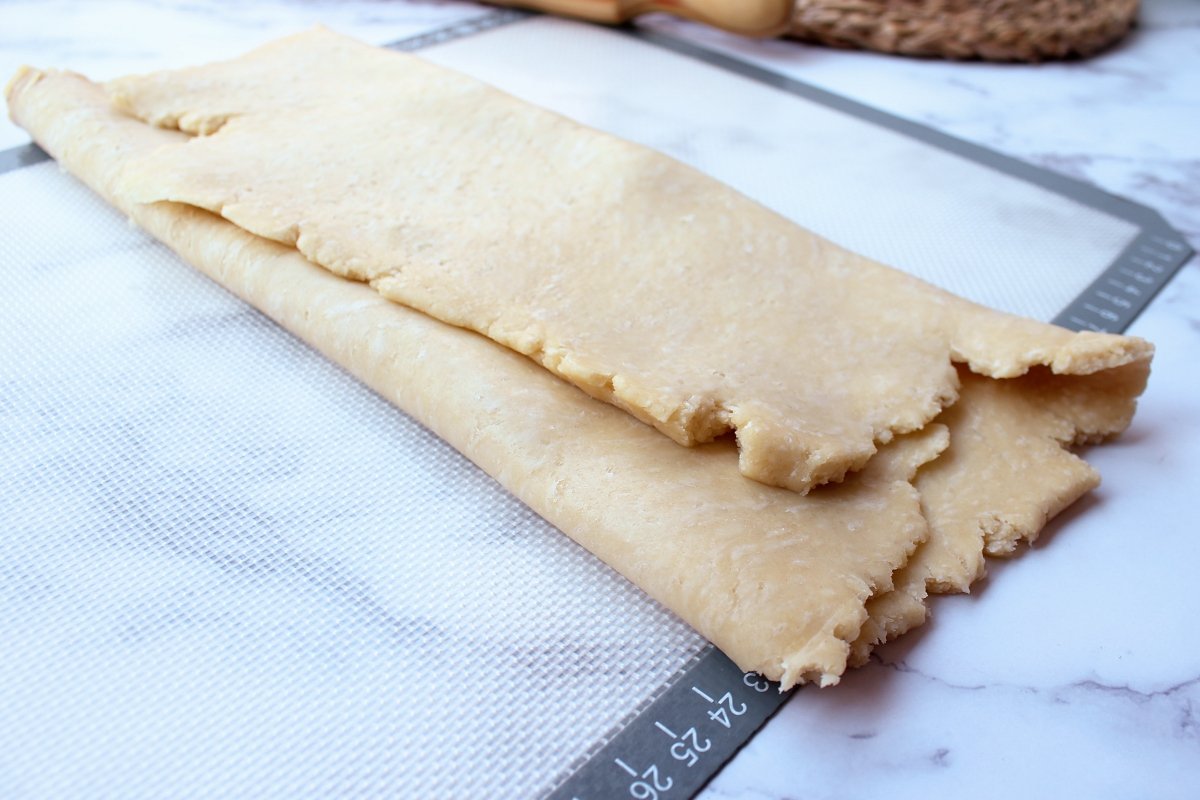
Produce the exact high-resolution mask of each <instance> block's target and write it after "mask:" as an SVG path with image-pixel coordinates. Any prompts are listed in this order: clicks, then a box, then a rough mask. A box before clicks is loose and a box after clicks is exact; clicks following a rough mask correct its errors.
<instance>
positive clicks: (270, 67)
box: [108, 30, 1150, 492]
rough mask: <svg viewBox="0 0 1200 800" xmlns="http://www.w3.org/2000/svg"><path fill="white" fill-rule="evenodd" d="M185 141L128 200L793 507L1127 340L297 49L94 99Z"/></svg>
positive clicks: (322, 45) (463, 91)
mask: <svg viewBox="0 0 1200 800" xmlns="http://www.w3.org/2000/svg"><path fill="white" fill-rule="evenodd" d="M108 91H109V94H110V96H111V98H112V100H113V101H114V102H115V103H116V104H117V105H118V106H119V107H120V108H122V109H124V110H126V111H128V112H129V113H131V114H133V115H135V116H137V117H139V118H141V119H143V120H146V121H148V122H150V123H152V124H154V125H156V126H160V127H165V128H178V129H179V130H181V131H185V132H187V133H189V134H195V135H196V137H195V138H191V139H190V140H189V138H188V137H176V138H174V139H171V140H169V141H168V142H167V143H165V144H164V146H162V147H161V148H158V149H156V150H154V151H153V152H144V153H138V154H137V155H136V156H135V157H133V158H132V159H131V162H130V163H129V164H128V166H127V167H126V168H125V169H124V170H123V174H122V176H121V179H120V181H119V191H120V192H121V195H122V196H123V197H125V198H127V199H129V200H132V201H137V202H156V201H163V200H169V201H173V202H178V203H186V204H189V205H193V206H196V207H197V208H202V209H206V210H208V211H211V212H213V213H216V214H220V215H221V216H223V217H225V218H226V219H228V220H230V221H231V222H233V223H235V224H236V225H238V226H239V227H241V228H243V229H245V230H247V231H249V232H251V233H254V234H257V235H259V236H262V237H265V238H268V239H272V240H274V241H277V242H280V243H282V244H285V245H287V246H289V247H296V248H297V249H299V251H300V252H302V253H303V254H304V255H305V256H307V257H308V258H309V259H310V260H312V261H313V262H315V263H317V264H320V265H321V266H323V267H326V268H328V269H329V270H330V271H332V272H333V273H335V274H337V275H340V276H343V277H347V278H351V279H354V280H361V281H368V282H370V284H371V285H372V286H373V287H374V288H375V289H376V290H377V291H378V292H379V293H380V294H382V295H383V296H384V297H387V298H389V299H391V300H394V301H396V302H398V303H402V304H405V305H408V306H411V307H413V308H416V309H419V310H421V311H424V312H425V313H427V314H430V315H432V316H435V317H437V318H439V319H441V320H443V321H445V322H448V323H450V324H452V325H457V326H461V327H464V328H468V329H471V330H474V331H478V332H479V333H482V334H484V335H486V336H488V337H490V338H492V339H494V340H495V341H497V342H499V343H501V344H504V345H506V346H507V347H510V348H512V349H513V350H516V351H517V352H520V353H522V354H525V355H527V356H529V357H530V358H532V359H533V360H535V361H537V362H538V363H540V364H542V365H543V366H544V367H546V368H547V369H548V370H550V371H551V372H553V373H555V374H556V375H558V376H560V377H562V378H565V379H566V380H567V381H570V382H571V383H574V384H575V385H576V386H578V387H579V388H581V389H583V390H584V391H585V392H587V393H589V394H591V395H592V396H594V397H597V398H600V399H603V400H606V401H608V402H610V403H612V404H614V405H616V406H618V407H620V408H622V409H625V410H626V411H628V412H629V413H630V414H632V415H633V416H635V417H637V418H638V419H640V420H642V421H644V422H646V423H649V424H651V425H653V426H655V427H656V428H658V429H659V430H660V431H662V432H664V433H666V434H667V435H668V436H670V437H671V438H672V439H674V440H675V441H677V442H679V443H681V444H685V445H696V444H699V443H704V442H708V441H711V440H713V439H714V438H715V437H718V436H720V435H721V434H722V433H724V432H726V431H729V430H735V431H736V434H737V442H738V445H739V448H740V454H739V455H740V468H741V471H742V473H743V474H745V475H747V476H749V477H751V478H754V479H755V480H759V481H762V482H764V483H768V484H772V485H776V486H783V487H787V488H790V489H793V490H795V491H798V492H806V491H808V490H809V489H810V488H811V487H812V486H814V485H817V484H821V483H824V482H827V481H837V480H840V479H841V478H842V477H843V476H844V475H845V474H846V473H847V472H848V471H853V470H857V469H860V468H861V467H862V466H863V465H864V464H866V463H867V461H868V459H869V458H870V457H871V456H872V454H873V453H874V452H875V451H876V447H877V445H878V444H880V443H885V442H887V441H889V440H890V439H891V438H892V437H893V436H894V435H895V434H897V433H904V432H909V431H914V430H918V429H920V428H921V427H922V426H924V425H925V424H926V423H927V422H928V421H929V420H931V419H933V418H934V417H935V416H936V415H937V414H938V413H940V412H941V410H942V409H943V408H944V407H947V406H949V405H951V404H952V403H953V402H954V400H955V398H956V396H957V388H958V377H957V374H956V371H955V368H954V366H953V363H952V362H959V363H964V364H966V365H968V366H969V367H970V369H971V370H973V371H974V372H977V373H980V374H984V375H988V376H991V377H1004V378H1008V377H1013V376H1017V375H1020V374H1023V373H1024V372H1026V371H1027V370H1028V369H1029V368H1030V367H1032V366H1036V365H1046V366H1049V367H1050V368H1051V370H1052V371H1053V372H1055V373H1072V374H1089V373H1093V372H1097V371H1100V370H1103V369H1108V368H1111V367H1115V366H1119V365H1122V364H1127V363H1132V362H1135V361H1140V360H1147V359H1148V358H1149V356H1150V347H1149V345H1147V344H1146V343H1145V342H1143V341H1141V340H1138V339H1133V338H1128V337H1121V336H1112V335H1105V334H1095V333H1080V334H1075V333H1071V332H1069V331H1066V330H1063V329H1060V328H1055V327H1052V326H1048V325H1044V324H1041V323H1037V322H1033V321H1031V320H1025V319H1020V318H1016V317H1011V316H1007V315H1003V314H1000V313H998V312H994V311H991V310H988V309H984V308H982V307H980V306H977V305H974V304H971V303H969V302H967V301H965V300H962V299H959V298H956V297H953V296H951V295H949V294H947V293H945V292H943V291H941V290H939V289H936V288H934V287H931V286H929V285H927V284H925V283H922V282H921V281H918V280H916V279H914V278H912V277H911V276H908V275H905V274H903V273H901V272H898V271H896V270H892V269H889V268H887V267H884V266H881V265H879V264H876V263H874V262H871V261H869V260H867V259H865V258H862V257H860V256H857V255H855V254H852V253H850V252H847V251H846V250H843V249H842V248H839V247H837V246H836V245H834V244H832V243H830V242H828V241H825V240H823V239H821V238H819V237H817V236H815V235H813V234H812V233H810V232H808V231H805V230H803V229H801V228H799V227H797V226H796V225H794V224H792V223H791V222H789V221H788V220H786V219H784V218H782V217H781V216H779V215H777V214H775V213H774V212H771V211H769V210H768V209H766V208H763V207H762V206H760V205H758V204H757V203H755V202H753V201H752V200H750V199H748V198H746V197H744V196H742V195H740V194H738V193H737V192H735V191H733V190H732V189H730V188H728V187H726V186H724V185H722V184H720V183H718V182H717V181H714V180H713V179H711V178H709V177H707V176H705V175H703V174H701V173H699V172H697V171H695V170H693V169H691V168H689V167H687V166H685V165H683V164H680V163H678V162H676V161H674V160H672V159H670V158H667V157H666V156H663V155H661V154H659V153H656V152H654V151H651V150H648V149H646V148H643V147H640V146H637V145H634V144H630V143H628V142H624V141H621V140H619V139H616V138H613V137H611V136H609V135H607V134H603V133H600V132H597V131H593V130H590V129H588V128H585V127H582V126H580V125H578V124H576V123H574V122H572V121H570V120H568V119H565V118H563V117H560V116H558V115H556V114H553V113H551V112H549V111H546V110H543V109H540V108H536V107H534V106H531V105H528V104H526V103H524V102H521V101H519V100H517V99H514V98H512V97H510V96H508V95H506V94H504V93H502V92H499V91H497V90H495V89H492V88H490V87H488V86H486V85H484V84H481V83H479V82H477V81H475V80H473V79H470V78H467V77H464V76H462V75H459V74H457V73H455V72H452V71H449V70H446V69H443V68H441V67H437V66H434V65H431V64H428V63H425V62H423V61H421V60H419V59H417V58H414V57H412V56H408V55H403V54H399V53H393V52H389V51H384V50H380V49H376V48H372V47H368V46H365V45H363V44H360V43H358V42H356V41H354V40H352V39H348V38H345V37H342V36H339V35H336V34H333V33H330V32H328V31H324V30H314V31H311V32H308V33H303V34H300V35H297V36H293V37H290V38H287V39H283V40H280V41H278V42H275V43H273V44H269V45H267V46H265V47H263V48H260V49H258V50H256V51H254V52H252V53H250V54H249V55H246V56H243V57H241V58H238V59H234V60H232V61H228V62H224V63H220V64H213V65H209V66H204V67H197V68H192V69H185V70H179V71H175V72H163V73H156V74H153V75H147V76H135V77H129V78H123V79H120V80H117V81H114V82H112V83H111V84H109V85H108Z"/></svg>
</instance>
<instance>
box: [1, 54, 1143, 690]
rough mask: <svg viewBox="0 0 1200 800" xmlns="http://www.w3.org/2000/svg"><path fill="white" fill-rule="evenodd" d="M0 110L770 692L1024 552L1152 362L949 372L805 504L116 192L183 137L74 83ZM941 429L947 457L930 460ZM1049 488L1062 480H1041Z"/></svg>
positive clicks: (401, 316)
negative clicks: (944, 403)
mask: <svg viewBox="0 0 1200 800" xmlns="http://www.w3.org/2000/svg"><path fill="white" fill-rule="evenodd" d="M8 95H9V104H10V112H11V114H12V116H13V118H14V120H16V121H17V122H18V123H19V124H21V125H23V126H24V127H26V128H27V129H28V130H30V132H31V133H32V134H33V135H34V137H35V139H36V140H37V141H38V142H39V143H41V144H42V146H43V147H45V148H46V149H47V150H49V151H50V152H51V153H52V154H53V155H54V156H55V157H56V158H58V159H59V162H60V164H62V165H63V166H65V167H66V168H68V169H70V170H71V171H72V172H74V173H75V174H76V175H78V176H79V177H81V178H83V179H84V180H85V181H86V182H87V183H89V185H91V186H92V187H93V188H94V189H95V190H96V191H98V192H100V193H101V194H102V195H104V196H105V197H106V198H107V199H109V200H110V202H113V203H114V204H116V205H117V206H119V207H120V208H122V209H123V210H124V211H125V212H126V213H128V214H130V215H131V216H132V217H133V218H134V219H135V220H136V221H137V222H138V223H139V224H141V225H142V226H143V227H145V228H146V229H147V230H149V231H150V232H151V233H153V234H154V235H156V236H157V237H159V238H160V239H162V240H163V241H164V242H166V243H168V244H169V245H170V246H171V247H172V248H174V249H175V250H176V251H177V252H179V253H180V254H181V255H182V256H183V257H184V258H186V259H187V260H188V261H190V262H191V263H192V264H194V265H196V266H197V267H198V268H200V269H201V270H202V271H204V272H205V273H206V274H208V275H209V276H211V277H213V278H214V279H216V280H218V281H219V282H221V283H222V284H224V285H225V286H226V287H228V288H230V289H231V290H232V291H234V292H236V293H237V294H239V295H240V296H241V297H243V298H245V299H246V300H248V301H249V302H251V303H253V304H254V305H256V306H258V307H259V308H260V309H262V310H263V311H265V312H266V313H268V314H269V315H271V316H272V317H273V318H274V319H276V320H277V321H278V322H280V323H281V324H282V325H284V326H285V327H287V328H288V329H289V330H291V331H293V332H294V333H296V334H297V335H299V336H301V337H302V338H304V339H306V340H307V341H309V342H310V343H311V344H313V345H314V346H316V347H317V348H318V349H320V350H321V351H322V352H324V353H325V354H327V355H328V356H329V357H331V358H333V359H334V360H336V361H338V362H339V363H340V364H342V365H343V366H345V367H347V368H348V369H349V370H350V371H351V372H353V373H354V374H356V375H357V376H359V377H360V378H361V379H362V380H364V381H365V382H367V383H368V384H369V385H371V386H372V387H374V388H375V389H376V390H377V391H379V392H380V393H381V394H383V395H384V396H385V397H387V398H388V399H389V400H391V401H393V402H395V403H396V404H397V405H399V406H400V407H401V408H403V409H405V410H406V411H408V412H409V413H411V414H413V415H414V416H415V417H417V418H418V419H419V420H421V421H422V422H424V423H425V424H426V425H428V426H429V427H431V428H432V429H433V430H435V431H436V432H437V433H439V435H441V436H443V437H444V438H446V439H447V440H449V441H450V442H451V444H453V445H454V446H455V447H456V448H458V449H459V450H460V451H462V452H464V453H465V454H467V455H468V456H469V457H470V458H472V459H473V460H474V461H476V463H478V464H480V466H482V467H483V468H484V469H485V470H487V471H488V472H489V473H490V474H492V475H493V476H494V477H496V478H497V479H498V480H499V481H500V482H501V483H503V484H504V485H505V486H506V487H507V488H509V489H510V490H511V491H513V492H514V494H516V495H517V496H518V497H520V498H521V499H522V500H524V501H525V502H526V503H528V504H529V505H530V506H532V507H533V508H534V509H535V510H537V511H538V512H539V513H541V514H542V515H543V516H545V517H546V518H547V519H549V520H551V521H552V522H554V523H555V524H556V525H558V526H559V527H560V528H562V529H563V530H564V531H565V532H566V533H568V535H570V536H571V537H572V538H574V539H575V540H576V541H578V542H580V543H581V544H583V545H584V546H585V547H587V548H588V549H590V550H592V551H593V552H594V553H596V554H597V555H598V556H600V557H601V558H603V559H604V560H605V561H607V562H608V563H609V564H611V565H612V566H613V567H614V568H616V569H617V570H618V571H620V572H622V573H623V574H624V575H626V576H627V577H628V578H630V579H631V580H633V581H634V582H635V583H637V584H638V585H639V586H640V587H642V588H643V589H644V590H646V591H647V592H648V593H649V594H651V595H652V596H654V597H655V598H657V599H659V600H660V601H661V602H663V603H664V604H665V605H667V606H668V607H670V608H671V609H673V610H674V611H676V612H677V613H678V614H679V615H680V616H682V617H683V618H684V619H686V620H687V621H688V622H689V623H690V624H692V625H693V626H694V627H696V628H697V629H698V630H699V631H700V632H701V633H702V634H704V635H705V636H707V637H708V638H709V639H711V640H712V641H714V642H715V643H716V644H717V645H718V646H719V647H721V648H722V649H723V650H724V651H725V652H726V653H727V654H728V655H729V656H730V657H731V658H733V660H734V661H736V662H737V663H738V664H739V665H740V666H741V667H742V668H744V669H747V670H755V671H759V672H762V673H764V674H766V675H767V676H768V677H771V678H774V679H777V680H780V681H781V682H782V683H783V685H784V686H785V687H787V686H791V685H792V684H794V683H798V682H805V681H809V680H815V681H819V682H820V683H822V684H830V683H835V682H836V681H837V678H838V676H839V675H840V674H841V672H842V671H843V669H844V668H845V666H846V664H847V661H848V660H849V661H852V662H860V661H862V660H864V659H865V658H866V655H867V654H868V653H869V652H870V649H871V648H872V647H873V646H874V645H875V644H877V643H879V642H881V641H885V640H887V639H888V638H891V637H894V636H895V635H898V634H899V633H902V632H903V631H904V630H906V629H907V628H908V627H911V626H912V625H915V624H919V623H920V621H921V620H923V619H924V615H925V608H924V600H925V595H926V591H927V590H928V589H931V588H932V589H934V590H947V589H965V588H966V587H967V586H969V583H970V581H971V580H973V579H974V578H975V577H976V576H977V575H978V574H979V573H980V572H981V566H980V565H981V563H982V562H981V559H982V552H983V550H984V546H985V541H986V542H987V543H988V547H989V548H990V549H992V550H996V551H1004V550H1005V549H1006V547H1007V545H1006V544H1005V543H1006V542H1013V541H1015V540H1016V539H1017V538H1021V537H1024V538H1027V539H1028V538H1032V537H1033V536H1034V535H1036V532H1037V530H1038V529H1039V528H1040V525H1041V523H1042V522H1043V521H1044V519H1045V518H1046V517H1048V516H1049V515H1052V514H1053V513H1055V512H1056V511H1057V510H1058V509H1059V508H1060V507H1061V506H1062V505H1063V504H1065V503H1067V502H1070V500H1072V499H1073V498H1074V496H1076V495H1077V494H1078V493H1081V492H1082V491H1086V489H1087V488H1090V486H1091V485H1092V484H1093V483H1094V480H1095V476H1094V474H1093V473H1091V471H1090V470H1087V469H1086V467H1083V468H1080V466H1079V464H1082V462H1079V464H1076V463H1075V462H1076V461H1077V460H1075V459H1074V457H1073V456H1070V455H1069V454H1068V453H1066V452H1065V451H1064V450H1063V449H1062V443H1069V442H1074V441H1078V440H1090V439H1093V438H1098V437H1103V436H1105V435H1109V434H1111V433H1115V432H1117V431H1119V430H1120V429H1122V428H1123V427H1124V426H1125V425H1126V424H1127V423H1128V420H1129V417H1130V415H1131V414H1132V410H1133V407H1134V399H1133V398H1135V397H1136V396H1137V394H1138V393H1140V391H1141V388H1142V386H1143V385H1144V381H1145V376H1146V371H1147V365H1148V357H1146V356H1145V355H1144V352H1146V351H1141V350H1138V348H1139V347H1141V346H1140V345H1137V344H1136V343H1135V344H1134V346H1133V349H1131V351H1130V352H1134V351H1135V350H1136V351H1138V352H1143V355H1142V356H1138V357H1132V360H1131V361H1129V362H1128V364H1127V365H1126V366H1124V367H1121V368H1119V369H1112V370H1107V371H1103V372H1098V373H1096V374H1094V375H1091V376H1087V377H1082V378H1071V379H1068V378H1064V377H1061V376H1058V375H1055V374H1054V372H1053V370H1052V369H1040V370H1034V371H1033V372H1031V373H1030V374H1029V375H1028V376H1026V377H1023V378H1019V379H1015V380H1007V381H994V380H984V379H981V378H978V377H976V376H973V375H972V374H971V373H970V372H969V371H968V370H966V369H961V368H960V369H961V372H962V382H963V393H962V398H961V400H960V401H959V402H958V403H956V404H955V405H954V406H952V407H951V408H950V409H949V410H948V411H947V412H945V413H944V414H943V415H942V417H941V421H944V423H945V424H944V425H943V424H940V423H935V424H928V425H925V426H924V428H923V429H921V430H920V431H918V432H916V433H913V434H909V435H905V436H901V437H899V438H897V439H896V440H895V441H894V442H893V443H892V444H890V445H889V446H887V447H884V448H882V450H881V451H880V455H878V456H876V457H875V458H872V459H871V460H870V462H869V464H868V465H867V467H866V468H865V469H863V470H862V471H861V472H859V473H858V474H856V475H854V476H852V477H851V478H850V479H848V480H847V481H846V482H845V483H843V484H842V485H840V486H836V487H826V488H824V489H821V490H820V491H819V492H815V493H813V494H810V495H809V496H804V497H802V496H799V495H797V494H794V493H791V492H787V491H782V490H779V489H773V488H770V487H767V486H763V485H760V484H755V483H752V482H749V481H746V480H743V479H742V478H740V477H739V476H738V475H737V474H736V473H735V472H734V471H733V470H732V469H730V468H729V466H728V465H729V464H731V463H732V461H733V458H734V448H733V445H732V444H731V443H730V442H729V441H728V440H722V441H717V442H714V443H712V444H709V445H705V446H702V447H695V448H692V449H684V448H679V447H676V446H674V445H673V444H672V443H670V442H669V441H668V440H666V439H665V438H663V437H661V436H659V435H657V434H655V433H654V432H653V431H650V430H649V429H648V428H646V427H645V426H642V425H640V424H638V423H636V422H634V421H633V420H631V419H630V418H629V417H628V416H627V415H625V414H622V413H620V412H619V411H617V410H616V409H613V408H610V407H608V406H606V405H604V404H601V403H597V402H595V401H593V400H591V399H589V398H587V397H586V396H584V395H583V394H581V393H579V392H577V391H575V390H574V389H572V388H571V387H570V386H568V385H566V384H565V383H563V382H561V381H558V380H556V379H554V378H552V377H551V376H550V375H549V374H548V373H547V372H545V371H544V370H542V369H540V368H538V367H537V366H535V365H534V364H533V363H531V362H529V361H528V360H526V359H523V358H520V357H517V356H516V355H514V354H513V353H510V352H507V351H505V350H503V349H501V348H499V347H497V346H495V345H494V344H492V343H490V342H488V341H486V340H485V339H483V338H482V337H478V336H475V335H473V334H471V333H469V332H466V331H463V330H461V329H457V328H454V327H450V326H447V325H444V324H441V323H439V322H437V321H435V320H433V319H430V318H429V317H427V316H425V315H423V314H418V313H415V312H413V311H410V310H408V309H406V308H404V307H402V306H399V305H397V304H394V303H391V302H388V301H386V300H384V299H383V298H382V297H380V296H379V295H378V294H376V293H374V292H372V291H371V290H370V289H368V288H367V287H366V286H363V285H361V284H359V283H355V282H352V281H349V280H345V279H342V278H339V277H336V276H335V275H333V274H331V273H330V272H327V271H325V270H322V269H319V268H317V267H315V266H313V264H311V263H309V262H308V261H306V260H305V259H304V258H303V257H301V255H300V254H299V253H298V252H297V251H296V250H294V249H292V248H289V247H285V246H280V245H278V244H275V243H273V242H271V241H268V240H266V239H264V238H260V237H259V236H255V235H251V234H249V233H247V232H245V231H243V230H241V229H239V228H238V227H236V226H234V225H232V224H230V223H228V222H225V221H223V220H221V219H219V218H218V217H215V216H213V215H212V214H209V213H206V212H204V211H201V210H198V209H196V208H194V207H190V206H187V205H180V204H177V203H173V202H153V203H149V204H142V203H139V202H136V201H135V200H133V199H132V198H131V197H129V196H127V195H124V194H122V193H121V191H122V189H123V187H125V186H126V185H127V184H126V181H127V177H128V174H129V173H128V165H129V164H131V163H138V164H142V163H145V159H146V158H147V157H148V154H151V153H155V152H161V151H163V150H162V149H163V148H167V149H168V150H173V149H175V148H177V147H179V146H180V145H181V143H183V142H186V141H187V139H186V137H185V136H183V135H182V134H179V133H176V132H171V131H166V130H159V129H153V128H150V127H148V126H146V125H144V124H141V123H139V122H137V121H135V120H133V119H131V118H129V117H126V116H123V115H121V114H118V113H115V112H114V110H113V109H112V108H111V107H110V106H109V104H108V103H107V101H106V99H105V97H104V95H103V93H102V92H101V91H100V89H99V88H98V87H96V86H95V85H93V84H91V83H89V82H88V81H87V80H86V79H84V78H81V77H79V76H75V75H71V74H69V73H44V72H39V71H35V70H28V69H26V70H23V71H22V72H20V73H18V75H17V77H16V78H15V79H14V80H13V82H12V83H11V84H10V85H9V88H8ZM194 145H195V142H193V143H191V144H188V145H186V146H187V147H192V146H194ZM1014 324H1015V325H1016V328H1015V329H1019V330H1024V328H1023V327H1022V325H1023V323H1014ZM1056 335H1057V334H1056ZM1095 341H1099V340H1095ZM1034 350H1036V348H1034ZM1084 351H1086V347H1085V348H1084ZM1084 351H1081V352H1084ZM1038 352H1049V351H1048V350H1045V351H1038ZM1062 352H1070V350H1069V348H1068V350H1067V351H1062ZM1117 360H1118V361H1119V359H1117ZM1069 361H1070V360H1069V359H1068V360H1067V362H1068V363H1069ZM1096 363H1099V362H1095V361H1093V362H1092V364H1093V366H1094V365H1095V364H1096ZM947 430H949V431H950V435H949V440H950V444H949V448H950V449H949V450H948V451H947V453H946V455H945V456H943V457H941V458H937V459H936V460H933V459H935V457H936V456H937V455H938V453H939V452H941V451H943V450H944V449H945V448H946V447H947ZM1030 441H1033V442H1034V444H1035V446H1034V447H1032V448H1030V447H1027V445H1028V444H1029V442H1030ZM998 459H999V460H998ZM923 464H924V465H925V466H924V467H921V465H923ZM995 464H1000V465H1002V466H1001V467H1000V468H997V467H995ZM918 468H921V472H920V474H919V475H917V477H916V479H915V480H916V484H917V486H918V487H920V490H921V493H920V495H918V492H917V491H916V490H915V489H914V488H913V474H914V472H916V471H917V470H918ZM1058 471H1063V479H1062V480H1061V481H1058V482H1055V481H1046V480H1043V476H1044V473H1049V472H1058ZM981 479H985V480H983V481H982V482H981ZM980 486H984V487H985V488H989V487H990V488H995V489H996V491H990V490H989V491H980V490H979V487H980ZM926 517H928V524H927V522H926ZM926 539H928V541H926ZM922 543H923V544H922ZM910 556H911V558H910ZM906 562H907V566H904V565H905V564H906Z"/></svg>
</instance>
